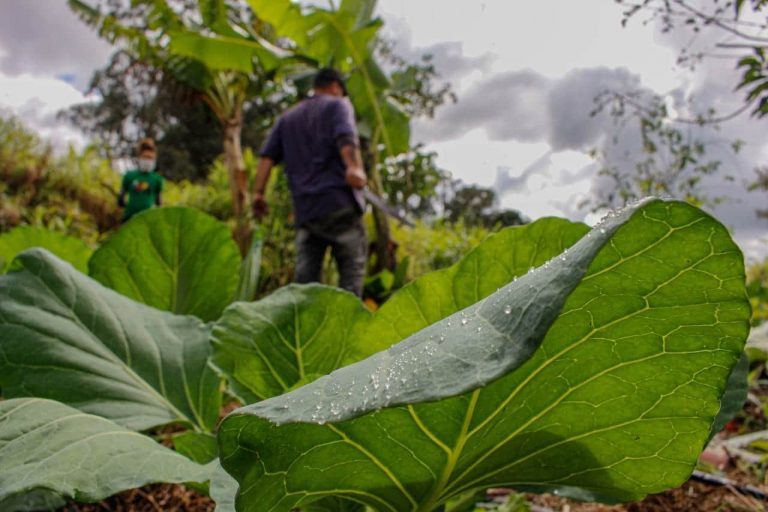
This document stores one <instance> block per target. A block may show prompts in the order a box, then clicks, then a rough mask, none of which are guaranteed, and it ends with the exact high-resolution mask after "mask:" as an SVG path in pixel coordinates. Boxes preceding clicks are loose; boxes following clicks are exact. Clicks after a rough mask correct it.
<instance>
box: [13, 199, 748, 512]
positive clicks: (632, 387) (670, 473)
mask: <svg viewBox="0 0 768 512" xmlns="http://www.w3.org/2000/svg"><path fill="white" fill-rule="evenodd" d="M157 215H165V214H164V213H163V212H162V210H159V211H158V214H157ZM168 215H179V214H178V212H176V213H174V212H170V213H169V214H168ZM182 215H186V214H182ZM158 219H159V217H158ZM161 220H163V221H165V220H166V219H161ZM158 222H159V220H158ZM126 229H127V228H126ZM147 233H149V231H147ZM185 233H186V232H185V231H183V230H179V231H177V235H178V237H179V241H178V242H174V243H176V244H177V247H182V246H184V247H189V246H190V245H185V244H187V242H186V241H184V240H181V239H183V238H184V237H185V236H187V235H186V234H185ZM190 236H192V237H194V236H197V235H196V234H191V235H190ZM145 243H147V244H149V243H152V242H151V236H149V237H147V238H146V239H145ZM136 247H140V246H139V245H137V246H136ZM205 247H207V248H206V249H204V250H200V251H197V252H195V253H194V255H190V256H189V257H190V258H196V259H197V258H201V259H206V261H219V260H218V259H216V258H214V259H213V260H208V259H207V258H208V257H209V256H210V255H211V254H214V253H212V252H211V251H212V249H213V246H212V245H209V246H205ZM140 252H141V251H138V250H137V251H135V253H136V254H139V253H140ZM94 265H95V257H94V260H92V262H91V268H92V269H93V268H94ZM113 265H115V266H119V265H122V263H120V262H119V261H116V262H115V263H113ZM237 266H238V265H235V268H237ZM13 267H14V270H13V271H12V272H10V273H9V274H6V275H4V276H0V386H2V389H3V393H4V394H5V397H6V398H11V400H7V401H6V402H0V405H1V406H2V408H0V468H2V470H0V507H4V509H5V508H7V509H9V510H24V509H25V508H24V507H27V508H26V509H28V508H29V504H30V503H38V504H39V503H49V504H53V503H55V502H56V500H59V501H61V500H62V497H66V498H69V499H72V498H74V499H77V500H84V501H89V500H97V499H101V498H102V497H104V496H107V495H108V494H110V493H113V492H117V491H119V490H122V489H125V488H130V487H133V486H137V485H142V484H144V483H148V482H150V481H171V482H180V481H195V482H208V483H209V484H208V485H209V487H210V494H211V496H212V497H213V498H214V499H215V500H216V501H217V504H218V507H219V509H221V510H232V509H233V507H234V506H235V505H236V506H237V509H238V510H241V511H242V510H254V511H261V510H276V511H277V510H283V511H289V510H291V509H292V508H294V507H297V506H298V507H302V509H304V510H307V511H310V510H337V511H339V510H346V509H348V507H350V504H352V506H354V502H357V504H364V505H367V506H369V507H371V508H373V509H375V510H380V511H398V512H399V511H406V510H414V511H416V510H417V511H431V510H435V509H436V508H437V507H438V506H440V505H441V504H444V503H447V502H449V501H450V500H451V499H453V498H456V497H459V496H465V495H468V494H469V495H471V494H472V493H474V492H476V491H477V490H480V489H483V488H486V487H490V486H498V485H510V486H514V487H516V488H517V489H529V490H534V491H539V492H541V491H553V492H558V493H563V494H567V495H570V496H575V497H578V498H581V499H590V500H594V499H600V500H604V501H629V500H634V499H639V498H641V497H643V496H644V495H645V494H647V493H651V492H658V491H661V490H664V489H667V488H670V487H674V486H676V485H679V484H680V483H681V482H682V481H684V480H685V479H686V478H687V477H688V475H689V474H690V472H691V470H692V468H693V465H694V463H695V461H696V458H697V456H698V454H699V452H700V451H701V449H702V447H703V446H704V443H705V442H706V440H707V438H708V436H709V434H710V429H711V428H712V424H713V420H714V417H715V415H716V414H717V413H718V411H720V410H723V411H725V410H726V409H727V407H725V406H726V405H728V404H725V403H723V404H722V405H723V407H722V408H721V400H722V397H723V394H724V391H725V389H726V382H727V380H728V378H729V375H730V374H731V369H732V368H733V366H734V364H735V362H736V361H737V360H738V359H739V357H740V355H741V353H742V348H743V343H744V340H745V338H746V335H747V332H748V320H749V306H748V302H747V298H746V295H745V292H744V270H743V264H742V259H741V254H740V252H739V250H738V248H737V247H736V246H735V245H734V243H733V242H732V240H731V239H730V237H729V235H728V233H727V231H726V230H725V228H723V226H721V225H720V224H719V223H718V222H717V221H715V220H714V219H712V218H711V217H709V216H707V215H706V214H704V213H703V212H701V211H699V210H697V209H696V208H693V207H691V206H689V205H686V204H684V203H677V202H662V201H649V202H645V203H642V204H639V205H637V206H635V207H633V208H630V209H627V210H625V211H622V212H619V213H617V214H614V215H613V216H611V217H610V218H608V219H606V221H605V222H604V223H602V224H601V225H599V226H597V227H596V228H595V229H593V230H592V231H589V230H588V229H587V228H586V227H585V226H583V225H581V224H573V223H570V222H566V221H562V220H558V219H543V220H541V221H538V222H536V223H533V224H531V225H528V226H524V227H517V228H511V229H508V230H505V231H503V232H501V233H499V234H497V235H495V236H493V237H491V238H489V239H488V240H487V241H486V242H484V243H483V244H482V245H481V246H479V247H478V248H477V249H476V250H474V251H473V252H472V253H470V254H469V255H468V256H467V257H466V258H465V259H463V260H462V261H460V262H459V263H458V264H457V265H455V266H454V267H451V268H450V269H446V270H443V271H440V272H435V273H433V274H429V275H427V276H424V277H422V278H421V279H418V280H417V281H415V282H414V283H412V284H410V285H408V286H406V287H404V288H403V289H402V290H400V291H399V292H397V293H396V294H394V295H393V297H392V298H391V299H390V300H389V301H388V302H387V303H386V304H385V305H384V306H383V307H382V308H381V309H380V310H379V311H377V312H376V313H370V312H368V311H367V310H365V309H364V308H363V306H362V305H361V303H360V301H359V300H357V299H355V298H354V297H352V296H351V295H349V294H347V293H346V292H342V291H340V290H336V289H331V288H328V287H323V286H319V285H312V286H296V285H294V286H289V287H286V288H285V289H282V290H279V291H278V292H276V293H275V294H273V295H272V296H270V297H267V298H266V299H264V300H262V301H259V302H255V303H236V304H233V305H231V306H229V308H227V310H226V311H225V312H224V314H223V315H222V317H221V318H220V319H219V320H218V321H217V322H216V323H215V324H214V325H213V326H211V325H209V324H205V323H203V322H202V321H201V320H199V319H197V318H195V317H192V316H181V315H177V314H173V313H170V312H163V311H158V310H156V309H153V308H151V307H148V306H145V305H143V304H138V303H136V302H135V301H134V300H131V299H129V298H126V297H123V296H121V295H119V294H118V293H116V292H115V291H113V290H110V289H107V288H105V287H103V286H102V285H100V284H99V283H97V282H95V281H94V280H92V279H90V278H88V277H86V276H83V275H82V274H80V273H78V272H77V271H75V270H74V269H73V268H72V267H71V266H69V265H68V264H66V263H64V262H62V261H60V260H58V259H57V258H56V257H54V256H53V255H51V254H50V253H47V252H45V251H42V250H39V249H36V250H32V251H27V252H25V253H23V254H22V255H21V256H19V257H18V258H17V260H16V262H15V264H14V266H13ZM169 268H174V267H169ZM178 268H180V267H178ZM196 268H204V267H196ZM125 279H128V278H127V277H126V278H125ZM131 281H132V283H133V285H135V286H136V287H137V288H138V289H139V291H140V293H139V295H144V296H146V295H145V294H143V290H142V289H143V288H144V287H150V286H152V285H153V283H152V282H151V280H143V279H131ZM233 282H235V281H233ZM123 284H124V283H122V282H121V281H120V279H119V278H118V279H116V281H115V283H114V286H115V288H117V289H119V288H120V286H122V285H123ZM133 285H131V286H133ZM227 286H229V285H227ZM212 287H215V284H211V285H210V286H208V287H190V288H188V290H189V292H188V294H189V295H190V296H185V299H186V301H187V302H190V301H192V302H197V300H198V299H199V297H197V294H205V293H207V292H208V291H209V290H210V289H211V288H212ZM228 293H229V294H230V295H229V296H230V297H232V294H233V293H234V291H231V292H228ZM211 368H215V370H216V371H217V372H218V375H217V374H216V373H214V371H213V370H212V369H211ZM734 375H736V373H735V372H734ZM220 377H225V378H226V380H227V382H228V385H229V388H230V390H231V392H232V393H233V394H234V395H235V396H238V397H240V398H241V400H242V401H243V402H246V403H252V402H255V403H252V405H249V406H246V407H244V408H241V409H239V410H237V411H235V412H233V413H232V414H230V415H229V416H227V418H225V420H224V421H223V423H222V424H221V426H220V427H219V431H218V433H217V437H218V447H217V446H216V445H215V444H214V442H213V441H214V438H213V434H214V431H215V429H214V424H215V422H216V417H217V413H218V409H219V405H220V400H221V395H220V389H221V381H220ZM736 380H738V379H736ZM31 397H37V398H31ZM53 400H56V401H58V402H54V401H53ZM65 404H66V405H65ZM72 408H74V409H77V410H74V409H72ZM79 411H81V412H79ZM168 423H176V424H181V425H186V426H187V427H188V429H189V431H188V432H187V433H186V434H183V435H180V436H178V437H177V438H176V439H177V441H178V442H177V444H176V449H177V452H178V453H173V452H170V451H168V450H167V449H165V448H162V447H160V446H159V445H158V446H157V451H155V448H153V447H154V446H155V445H154V444H153V443H155V442H154V441H153V440H152V439H150V438H149V437H147V436H145V435H143V434H139V433H137V432H131V431H144V430H146V429H150V428H154V427H157V426H161V425H165V424H168ZM54 424H55V425H59V424H61V425H62V426H65V425H67V426H68V425H72V426H73V428H72V429H68V428H54V427H53V426H52V425H54ZM38 426H39V427H40V428H41V429H42V432H45V433H46V435H45V436H43V437H38V433H37V432H38V431H37V430H35V429H36V428H38ZM75 426H76V427H77V428H74V427H75ZM46 429H48V430H46ZM81 433H84V434H83V435H82V436H81V437H78V436H80V435H81ZM93 436H96V437H93ZM111 436H114V439H116V440H119V442H118V441H116V442H115V443H101V444H100V440H101V439H102V438H104V439H109V438H110V437H111ZM91 447H93V450H90V448H91ZM81 449H82V450H81ZM109 450H113V451H109ZM114 450H117V451H118V453H125V452H123V451H120V450H125V451H126V452H130V451H136V452H141V453H148V454H150V455H147V458H148V460H157V461H164V462H158V464H157V467H156V468H154V469H155V471H147V472H142V473H141V474H140V475H139V476H138V477H137V476H136V475H135V474H134V475H129V476H130V478H128V477H126V475H125V472H124V469H125V468H124V466H123V465H121V464H119V463H115V464H103V461H104V460H107V458H110V457H112V458H113V459H114V460H115V461H120V460H121V459H120V455H115V452H114ZM181 454H183V455H184V456H185V457H183V456H182V455H181ZM217 456H218V457H219V458H220V460H219V459H217ZM48 458H50V459H51V460H56V461H65V462H63V463H62V464H63V466H61V467H65V468H69V469H72V468H80V467H87V465H85V466H84V465H83V464H93V466H94V467H97V468H98V470H93V471H91V472H89V471H83V472H79V470H78V471H68V470H62V471H56V470H52V471H39V472H32V473H29V474H34V478H31V477H30V478H27V477H25V476H24V475H25V474H27V473H25V472H28V471H29V470H30V469H32V468H33V467H34V465H35V464H41V462H40V461H42V460H47V459H48ZM66 461H70V462H69V463H68V464H69V465H67V463H66ZM87 461H95V462H92V463H91V462H87ZM203 464H205V465H203ZM30 465H31V467H30ZM222 466H223V468H224V469H225V470H226V471H227V472H229V473H230V474H231V475H232V476H234V478H235V479H236V480H237V482H235V481H234V480H233V479H232V478H231V477H229V475H227V473H225V472H224V471H223V470H222V469H221V468H222ZM6 468H8V469H6ZM96 471H98V478H96V477H95V476H94V474H95V472H96ZM89 477H92V478H89ZM238 484H239V487H240V490H239V491H237V493H236V488H237V486H238ZM235 494H237V495H236V497H235ZM51 506H53V505H51ZM38 508H40V507H38Z"/></svg>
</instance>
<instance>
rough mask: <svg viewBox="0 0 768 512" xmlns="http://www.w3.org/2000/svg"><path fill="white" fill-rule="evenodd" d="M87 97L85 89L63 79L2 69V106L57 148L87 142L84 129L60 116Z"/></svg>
mask: <svg viewBox="0 0 768 512" xmlns="http://www.w3.org/2000/svg"><path fill="white" fill-rule="evenodd" d="M85 101H88V98H87V97H86V96H84V95H83V93H82V92H80V91H79V90H78V89H76V88H75V87H74V86H73V85H72V84H70V83H67V82H65V81H62V80H57V79H55V78H40V77H36V76H32V75H28V74H24V75H19V76H6V75H3V74H1V73H0V110H3V111H6V112H10V113H11V114H13V115H15V116H16V117H18V118H19V119H20V120H21V121H23V122H24V124H25V125H26V126H27V127H29V128H30V129H32V130H34V131H36V132H38V133H39V134H40V135H41V137H42V138H43V139H44V140H47V141H49V142H51V144H52V145H53V147H54V149H55V150H59V151H61V150H64V149H66V148H67V147H68V146H69V144H74V145H75V146H77V147H82V146H83V145H85V143H86V138H85V137H84V136H83V134H82V133H80V132H79V131H78V130H76V129H75V128H74V127H73V126H71V125H70V124H69V123H67V122H66V121H64V120H60V119H58V118H57V114H58V112H59V111H60V110H62V109H65V108H67V107H69V106H71V105H74V104H77V103H82V102H85Z"/></svg>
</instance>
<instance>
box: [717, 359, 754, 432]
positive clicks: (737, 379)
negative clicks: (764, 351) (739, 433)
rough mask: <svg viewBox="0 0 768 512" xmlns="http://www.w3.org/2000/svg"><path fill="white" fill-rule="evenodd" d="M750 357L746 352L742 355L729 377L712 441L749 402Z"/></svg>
mask: <svg viewBox="0 0 768 512" xmlns="http://www.w3.org/2000/svg"><path fill="white" fill-rule="evenodd" d="M748 377H749V357H748V356H747V353H746V352H743V353H742V354H741V357H740V358H739V362H738V363H736V366H734V367H733V370H732V371H731V375H730V377H728V384H727V385H726V388H725V393H724V394H723V397H722V398H721V399H720V412H718V413H717V417H715V422H714V423H713V424H712V431H711V433H710V439H711V438H712V437H714V436H715V434H717V433H718V432H720V431H721V430H722V429H723V428H724V427H725V424H726V423H728V422H729V421H731V420H732V419H733V417H734V416H736V414H738V412H739V411H741V408H742V407H743V406H744V402H746V401H747V394H748V393H749V379H748Z"/></svg>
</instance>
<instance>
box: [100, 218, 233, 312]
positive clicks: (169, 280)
mask: <svg viewBox="0 0 768 512" xmlns="http://www.w3.org/2000/svg"><path fill="white" fill-rule="evenodd" d="M88 266H89V269H90V275H91V277H93V278H94V279H96V280H97V281H99V282H100V283H102V284H104V285H105V286H108V287H110V288H112V289H113V290H115V291H117V292H119V293H121V294H122V295H125V296H126V297H129V298H131V299H133V300H136V301H139V302H142V303H144V304H147V305H149V306H152V307H155V308H158V309H163V310H166V311H171V312H172V313H178V314H187V315H195V316H197V317H198V318H201V319H203V320H205V321H211V320H216V319H217V318H218V317H219V316H220V315H221V312H222V311H223V310H224V308H225V307H227V306H228V305H229V303H230V302H231V301H232V298H233V297H234V294H235V289H236V288H237V283H238V269H239V267H240V256H239V252H238V249H237V245H236V244H235V242H234V241H233V240H232V234H231V233H230V231H229V228H228V227H227V226H226V225H225V224H223V223H222V222H219V221H217V220H216V219H214V218H213V217H211V216H210V215H207V214H205V213H202V212H200V211H197V210H195V209H192V208H156V209H153V210H149V211H147V212H144V213H142V214H141V215H139V216H137V217H136V218H134V219H132V220H131V222H129V223H128V224H126V225H125V226H124V227H122V228H121V229H120V231H119V232H117V234H115V235H114V236H113V237H112V238H110V239H109V240H107V242H105V243H104V245H102V246H101V247H100V248H99V249H98V250H97V251H96V252H95V253H94V254H93V257H92V258H91V261H90V262H89V264H88Z"/></svg>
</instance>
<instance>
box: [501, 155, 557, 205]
mask: <svg viewBox="0 0 768 512" xmlns="http://www.w3.org/2000/svg"><path fill="white" fill-rule="evenodd" d="M551 166H552V152H551V151H547V152H546V153H544V154H543V155H542V156H541V157H540V158H539V159H537V160H536V161H535V162H533V163H532V164H531V165H529V166H528V167H526V168H525V169H524V170H523V172H522V173H520V176H511V175H510V171H511V170H512V169H510V168H509V167H499V168H498V169H497V170H496V182H495V183H494V185H493V189H494V190H495V191H496V194H497V195H499V196H500V195H502V194H506V193H509V192H525V191H527V190H528V179H529V178H530V177H531V176H533V175H534V174H541V173H546V172H547V171H548V170H549V168H550V167H551Z"/></svg>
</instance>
